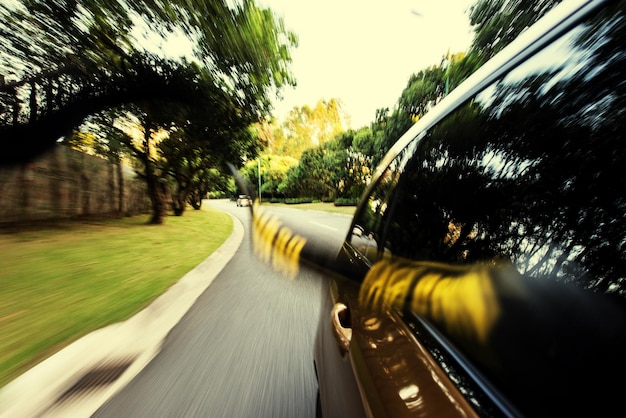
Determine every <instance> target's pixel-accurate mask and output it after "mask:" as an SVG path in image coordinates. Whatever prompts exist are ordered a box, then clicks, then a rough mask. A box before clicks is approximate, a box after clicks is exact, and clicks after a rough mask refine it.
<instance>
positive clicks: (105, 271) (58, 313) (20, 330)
mask: <svg viewBox="0 0 626 418" xmlns="http://www.w3.org/2000/svg"><path fill="white" fill-rule="evenodd" d="M147 220H148V216H147V215H146V216H140V217H132V218H126V219H120V220H111V221H103V222H90V223H86V222H66V223H63V224H62V225H56V226H55V227H48V228H43V229H38V230H36V231H32V230H31V231H23V232H13V233H6V234H0V336H1V337H0V387H2V386H5V385H6V384H7V383H9V382H10V381H11V380H13V379H14V378H16V377H17V376H19V375H20V374H22V373H23V372H25V371H26V370H28V369H30V368H31V367H33V366H34V365H36V364H37V363H39V362H40V361H42V360H44V359H45V358H47V357H49V356H50V355H52V354H54V353H55V352H57V351H59V350H60V349H62V348H63V347H65V346H67V345H68V344H70V343H72V342H73V341H75V340H77V339H78V338H80V337H82V336H84V335H86V334H88V333H89V332H91V331H94V330H96V329H99V328H102V327H104V326H106V325H110V324H112V323H115V322H119V321H122V320H125V319H127V318H129V317H131V316H132V315H134V314H135V313H137V312H139V311H140V310H142V309H143V308H144V307H146V306H147V305H148V304H150V302H151V301H153V300H154V299H155V298H156V297H158V296H159V295H161V294H162V293H164V291H165V290H167V289H168V288H169V287H170V286H171V285H173V284H174V283H176V282H177V281H178V280H179V279H180V278H181V277H182V276H184V275H185V273H187V272H188V271H190V270H192V269H193V268H194V267H195V266H197V265H198V264H199V263H201V262H202V261H203V260H204V259H205V258H206V257H208V256H209V255H210V254H211V253H212V252H213V251H214V250H215V249H217V248H218V247H219V246H220V245H221V244H222V243H223V242H224V240H225V239H226V238H228V236H229V235H230V233H231V231H232V227H233V225H232V220H231V219H230V217H229V216H228V215H227V214H225V213H222V212H219V211H216V210H214V209H211V208H203V210H202V211H193V210H188V211H186V212H185V215H184V216H182V217H174V216H169V217H168V218H167V219H166V221H165V224H164V225H148V224H147V223H146V222H147Z"/></svg>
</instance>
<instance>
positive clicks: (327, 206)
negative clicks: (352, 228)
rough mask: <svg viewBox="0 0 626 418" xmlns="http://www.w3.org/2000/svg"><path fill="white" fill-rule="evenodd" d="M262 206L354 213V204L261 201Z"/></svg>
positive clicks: (345, 213)
mask: <svg viewBox="0 0 626 418" xmlns="http://www.w3.org/2000/svg"><path fill="white" fill-rule="evenodd" d="M262 206H267V207H286V208H291V209H304V210H321V211H324V212H331V213H341V214H344V215H350V216H352V215H354V211H355V210H356V206H335V205H334V204H333V203H323V202H316V203H298V204H291V205H287V204H284V203H266V202H262Z"/></svg>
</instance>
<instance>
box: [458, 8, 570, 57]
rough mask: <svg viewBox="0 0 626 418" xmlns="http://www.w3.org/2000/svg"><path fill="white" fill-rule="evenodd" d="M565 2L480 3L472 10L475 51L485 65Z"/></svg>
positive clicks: (471, 20) (471, 18) (473, 49)
mask: <svg viewBox="0 0 626 418" xmlns="http://www.w3.org/2000/svg"><path fill="white" fill-rule="evenodd" d="M560 2H561V0H477V1H476V2H475V3H474V5H473V6H472V7H471V8H470V24H471V25H472V26H473V27H474V33H475V36H474V41H473V42H472V47H471V51H473V52H474V53H475V54H477V56H478V57H479V60H480V63H484V62H485V61H487V60H488V59H489V58H491V57H493V56H494V55H495V54H496V53H498V52H499V51H501V50H502V49H503V48H504V47H505V46H507V45H508V44H510V43H511V42H512V41H513V40H514V39H515V38H516V37H517V36H518V35H519V34H520V33H521V32H522V31H523V30H524V29H526V28H527V27H529V26H530V25H532V24H533V23H534V22H536V21H537V20H539V18H541V17H542V16H543V15H545V14H546V13H547V12H548V11H549V10H550V9H552V8H553V7H554V6H556V5H557V4H558V3H560Z"/></svg>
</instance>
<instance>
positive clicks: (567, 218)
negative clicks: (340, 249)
mask: <svg viewBox="0 0 626 418" xmlns="http://www.w3.org/2000/svg"><path fill="white" fill-rule="evenodd" d="M605 18H606V22H604V25H602V26H599V25H598V24H597V21H593V22H588V23H585V24H583V25H580V26H579V27H577V28H575V29H574V30H572V31H570V32H569V33H568V34H567V35H565V36H563V37H562V38H561V39H559V40H558V41H556V42H554V43H553V44H552V45H550V46H549V47H548V48H547V49H545V50H544V51H542V52H541V53H540V54H538V55H536V56H534V57H533V58H532V59H531V60H529V61H528V62H526V63H525V64H523V65H522V66H520V67H518V68H517V69H515V70H514V71H512V72H511V73H509V74H508V75H507V76H506V77H504V79H502V80H500V81H498V82H496V83H494V84H493V85H491V86H489V87H488V88H487V89H486V90H484V91H482V92H481V93H480V94H478V95H477V96H475V97H474V98H473V99H472V100H471V101H469V102H467V103H466V104H465V105H464V106H462V107H460V108H458V109H457V110H456V111H455V112H454V113H452V114H451V115H450V116H449V117H447V118H446V119H445V120H443V121H442V122H440V123H439V124H438V125H436V126H435V127H434V128H433V129H432V130H430V131H429V132H427V134H426V136H425V137H424V138H423V139H422V140H421V141H419V147H418V149H417V152H416V153H415V154H414V158H413V159H411V160H409V161H407V162H406V164H402V165H401V170H403V172H404V176H405V177H406V178H404V179H403V180H402V181H403V183H404V187H399V188H398V192H397V196H396V199H397V201H396V202H395V203H394V214H393V216H392V217H391V219H392V222H391V224H390V225H389V226H388V229H387V230H385V233H384V236H383V237H381V239H383V240H384V241H385V243H386V244H387V245H388V246H389V248H390V250H391V252H392V253H393V254H394V255H398V256H403V257H407V258H411V259H416V260H426V259H427V260H436V261H444V262H447V263H467V262H473V261H479V260H485V259H493V258H504V259H507V260H511V261H513V263H514V264H515V265H516V267H517V269H518V270H519V271H520V273H522V274H523V275H525V276H527V277H536V278H542V279H545V278H551V279H554V280H558V281H563V282H574V283H577V284H579V285H581V286H584V287H589V288H594V289H598V290H600V291H605V292H620V293H624V283H623V282H624V279H625V278H626V256H625V255H626V254H625V251H626V225H625V223H624V220H625V219H626V216H625V215H626V200H625V193H624V191H625V187H626V171H625V169H624V167H626V143H625V138H624V132H625V128H626V127H625V126H624V120H625V119H624V116H625V115H624V111H625V109H626V82H625V80H626V73H625V72H624V70H623V69H624V68H625V67H626V62H625V61H626V52H625V51H624V45H626V42H625V41H626V39H625V35H626V33H625V30H624V14H623V10H619V11H614V12H611V13H608V14H606V15H605Z"/></svg>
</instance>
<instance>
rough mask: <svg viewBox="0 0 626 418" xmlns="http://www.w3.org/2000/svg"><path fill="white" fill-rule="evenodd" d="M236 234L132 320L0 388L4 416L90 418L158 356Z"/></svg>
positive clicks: (232, 247) (226, 257)
mask: <svg viewBox="0 0 626 418" xmlns="http://www.w3.org/2000/svg"><path fill="white" fill-rule="evenodd" d="M231 218H232V219H233V233H232V234H231V236H230V237H229V238H228V239H227V240H226V241H225V242H224V244H222V246H221V247H219V248H218V249H217V250H216V251H215V252H213V254H211V255H210V256H209V257H208V258H207V259H206V260H204V261H203V262H202V263H200V264H199V265H198V266H197V267H196V268H195V269H193V270H192V271H190V272H189V273H187V274H186V275H185V276H184V277H183V278H182V279H181V280H180V281H179V282H177V283H176V284H175V285H174V286H172V287H171V288H170V289H169V290H168V291H167V292H166V293H164V294H163V295H161V296H160V297H159V298H158V299H156V300H155V301H154V302H153V303H152V304H151V305H150V306H148V307H147V308H146V309H144V310H143V311H141V312H139V313H138V314H137V315H135V316H133V317H132V318H130V319H128V320H126V321H124V322H121V323H118V324H113V325H110V326H108V327H106V328H102V329H100V330H97V331H94V332H92V333H91V334H88V335H86V336H85V337H83V338H81V339H80V340H78V341H76V342H75V343H73V344H72V345H70V346H68V347H66V348H65V349H63V350H61V351H59V352H58V353H56V354H54V355H53V356H51V357H49V358H48V359H46V360H44V361H43V362H41V363H40V364H38V365H37V366H35V367H33V368H32V369H31V370H29V371H28V372H26V373H24V374H23V375H21V376H20V377H18V378H17V379H15V380H14V381H12V382H11V383H9V384H8V385H7V386H5V387H4V388H2V389H0V418H34V417H46V418H52V417H64V418H67V417H72V418H73V417H77V418H82V417H90V416H91V415H92V414H93V413H95V412H96V411H97V410H98V408H99V407H100V406H102V405H103V404H104V403H105V402H106V401H107V400H108V399H110V398H111V397H112V396H113V395H114V394H115V393H117V392H118V391H119V390H121V389H122V388H123V387H124V386H125V385H126V384H128V383H129V382H130V381H131V380H132V378H133V377H135V376H136V375H137V374H138V373H139V372H140V371H141V370H142V369H143V368H144V367H145V366H146V365H147V364H148V363H149V362H150V360H152V358H154V356H156V355H157V354H158V352H159V351H160V348H161V345H162V343H163V341H164V340H165V338H166V337H167V335H168V333H169V332H170V330H171V329H172V328H173V327H174V326H175V325H176V324H177V323H178V322H179V321H180V319H181V318H182V317H183V316H184V315H185V313H186V312H187V311H188V310H189V309H190V308H191V306H193V304H194V303H195V301H196V300H197V298H198V297H199V296H200V295H201V294H202V293H203V292H204V291H205V290H206V289H207V288H208V287H209V285H210V284H211V283H212V282H213V280H214V279H215V277H216V276H217V275H218V274H219V273H220V272H221V271H222V269H223V268H224V266H226V264H227V263H228V261H230V259H231V258H232V256H233V255H234V254H235V252H236V251H237V249H238V248H239V246H240V245H241V242H242V240H243V236H244V228H243V225H242V224H241V222H240V221H239V219H237V218H235V217H234V216H232V215H231Z"/></svg>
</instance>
